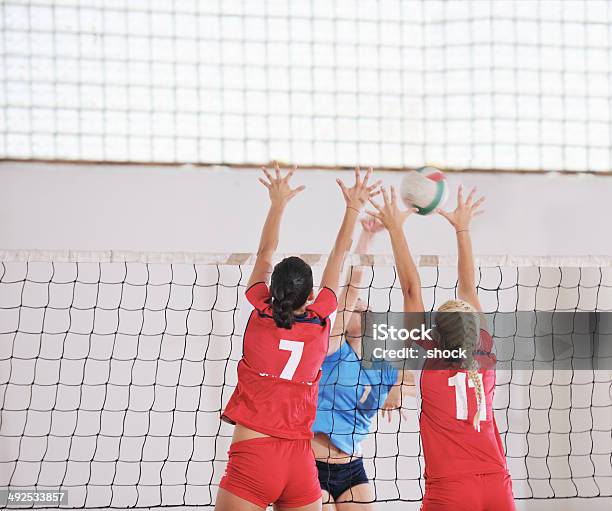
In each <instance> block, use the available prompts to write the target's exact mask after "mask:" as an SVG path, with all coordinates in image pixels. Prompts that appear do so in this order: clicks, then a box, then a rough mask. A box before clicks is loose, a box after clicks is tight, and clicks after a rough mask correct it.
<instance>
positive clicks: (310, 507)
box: [241, 499, 323, 511]
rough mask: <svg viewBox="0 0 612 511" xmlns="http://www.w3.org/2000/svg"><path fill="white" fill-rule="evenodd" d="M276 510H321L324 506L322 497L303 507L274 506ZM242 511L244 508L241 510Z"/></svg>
mask: <svg viewBox="0 0 612 511" xmlns="http://www.w3.org/2000/svg"><path fill="white" fill-rule="evenodd" d="M274 509H275V510H276V511H321V510H322V509H323V508H322V507H321V499H318V500H315V501H314V502H312V503H310V504H306V505H305V506H301V507H277V506H274ZM241 511H242V510H241Z"/></svg>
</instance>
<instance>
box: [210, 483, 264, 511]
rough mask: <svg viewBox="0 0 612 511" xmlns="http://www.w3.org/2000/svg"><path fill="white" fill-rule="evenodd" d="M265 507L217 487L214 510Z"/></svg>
mask: <svg viewBox="0 0 612 511" xmlns="http://www.w3.org/2000/svg"><path fill="white" fill-rule="evenodd" d="M264 509H265V508H263V507H260V506H258V505H257V504H253V503H251V502H249V501H248V500H244V499H243V498H240V497H238V496H237V495H234V494H233V493H230V492H228V491H227V490H224V489H223V488H219V492H218V493H217V502H216V503H215V511H263V510H264Z"/></svg>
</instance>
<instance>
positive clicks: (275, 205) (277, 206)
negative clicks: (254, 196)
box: [270, 201, 287, 212]
mask: <svg viewBox="0 0 612 511" xmlns="http://www.w3.org/2000/svg"><path fill="white" fill-rule="evenodd" d="M286 205H287V203H286V202H281V201H273V202H272V203H271V204H270V209H271V210H274V211H281V212H282V211H283V210H284V209H285V206H286Z"/></svg>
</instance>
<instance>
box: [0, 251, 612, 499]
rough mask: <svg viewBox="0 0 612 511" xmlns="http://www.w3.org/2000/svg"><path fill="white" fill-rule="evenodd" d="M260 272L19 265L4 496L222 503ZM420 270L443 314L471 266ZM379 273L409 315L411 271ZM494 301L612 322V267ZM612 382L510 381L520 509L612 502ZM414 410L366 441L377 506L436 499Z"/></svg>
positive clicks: (0, 293)
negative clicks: (603, 315)
mask: <svg viewBox="0 0 612 511" xmlns="http://www.w3.org/2000/svg"><path fill="white" fill-rule="evenodd" d="M250 270H251V268H250V267H244V266H240V265H232V264H174V263H163V264H156V263H137V262H121V263H110V262H96V263H92V262H89V263H88V262H84V263H79V262H28V263H26V262H16V261H15V262H3V263H2V264H1V265H0V413H1V417H2V423H1V426H0V444H1V446H2V448H1V449H0V486H10V487H13V488H15V487H17V488H34V487H36V488H39V489H46V488H57V487H61V488H64V489H66V490H68V491H69V493H70V495H69V501H68V507H74V508H84V507H88V508H92V507H115V508H126V507H138V508H142V507H151V506H153V507H156V506H162V507H171V506H206V505H211V504H214V501H215V495H216V492H217V489H218V483H219V480H220V478H221V476H222V475H223V471H224V468H225V464H226V461H227V450H228V447H229V441H230V438H231V433H232V428H231V426H229V425H227V424H225V423H222V422H221V421H220V411H221V410H222V409H223V407H224V405H225V403H226V402H227V399H228V398H229V396H230V395H231V393H232V391H233V389H234V387H235V384H236V364H237V362H238V360H239V359H240V356H241V348H242V332H243V329H244V322H245V319H246V318H245V311H246V312H249V307H248V305H247V303H246V301H245V299H244V297H243V295H244V285H245V282H246V278H248V275H249V273H250ZM420 271H421V277H422V281H423V292H424V299H425V304H426V307H427V308H428V309H432V308H434V307H435V306H437V305H439V304H440V303H442V302H443V301H444V300H446V299H448V298H451V297H453V296H454V295H455V289H456V272H455V270H454V268H446V267H443V266H433V267H421V269H420ZM367 272H368V274H369V275H366V278H365V279H364V282H367V284H366V285H364V287H363V289H362V292H361V293H362V297H363V298H364V299H366V300H368V302H369V303H370V306H371V308H372V310H374V311H400V310H401V307H402V296H401V290H400V289H399V285H398V282H397V279H396V274H395V269H394V267H393V266H371V267H369V268H367ZM478 287H479V295H480V297H481V300H482V303H483V307H484V309H485V310H486V311H488V312H500V313H501V312H513V311H517V310H523V311H530V310H536V309H537V310H548V311H581V310H587V311H592V310H596V309H597V310H602V311H606V310H611V309H612V272H611V271H610V268H609V267H601V268H563V267H559V268H550V267H538V266H533V267H520V268H517V267H502V266H497V267H487V266H481V267H480V269H479V280H478ZM608 331H609V332H612V325H610V328H609V330H608ZM494 334H495V332H494ZM496 342H497V343H501V346H502V347H503V346H506V347H507V346H508V345H509V344H510V345H511V344H512V343H513V342H517V341H516V339H512V338H506V337H504V338H501V339H496ZM611 384H612V375H611V374H610V371H606V370H595V369H593V370H584V369H583V370H580V371H568V370H558V371H555V370H552V371H539V372H538V371H535V370H531V371H529V370H527V371H518V372H514V371H498V374H497V388H496V394H495V401H494V410H495V416H496V419H497V423H498V426H499V429H500V432H501V435H502V440H503V443H504V447H505V450H506V456H507V460H508V465H509V469H510V471H511V474H512V478H513V484H514V492H515V496H516V497H517V498H519V499H532V498H533V499H546V498H563V497H575V496H580V497H595V496H612V472H611V464H610V459H611V456H612V445H611V432H612V414H611V413H610V410H611V409H612V403H611V401H610V399H611V397H610V387H611ZM403 406H404V407H405V408H406V410H405V411H406V415H407V420H405V421H400V419H399V414H395V413H394V414H393V420H392V422H390V423H388V422H387V420H386V419H384V420H383V419H381V418H380V417H378V418H375V419H374V422H373V424H372V427H371V431H370V434H369V435H368V438H367V439H366V440H365V441H364V444H363V456H364V462H365V467H366V471H367V472H368V475H369V477H370V478H371V480H372V483H373V485H374V489H375V494H376V498H377V500H378V501H418V500H420V499H421V498H422V496H423V491H424V480H423V477H422V470H423V457H422V450H421V446H420V443H419V426H418V414H417V407H416V403H415V401H414V399H406V400H405V402H404V405H403Z"/></svg>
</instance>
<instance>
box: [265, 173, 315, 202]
mask: <svg viewBox="0 0 612 511" xmlns="http://www.w3.org/2000/svg"><path fill="white" fill-rule="evenodd" d="M261 170H262V171H263V173H264V174H265V175H266V179H264V178H262V177H260V178H259V182H260V183H261V184H263V185H264V186H265V187H266V188H267V189H268V194H269V195H270V202H272V204H273V205H278V206H281V207H284V206H285V205H286V204H287V203H288V202H289V201H290V200H291V199H293V197H295V196H296V195H297V194H298V193H300V192H301V191H302V190H304V188H306V187H305V186H304V185H301V186H298V187H297V188H291V186H290V185H289V181H290V179H291V176H293V173H294V172H295V170H296V167H293V168H292V169H290V170H289V172H287V174H285V175H284V176H281V172H280V167H279V166H278V163H276V162H274V173H275V177H272V174H270V172H269V171H268V169H267V168H266V167H262V168H261Z"/></svg>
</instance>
